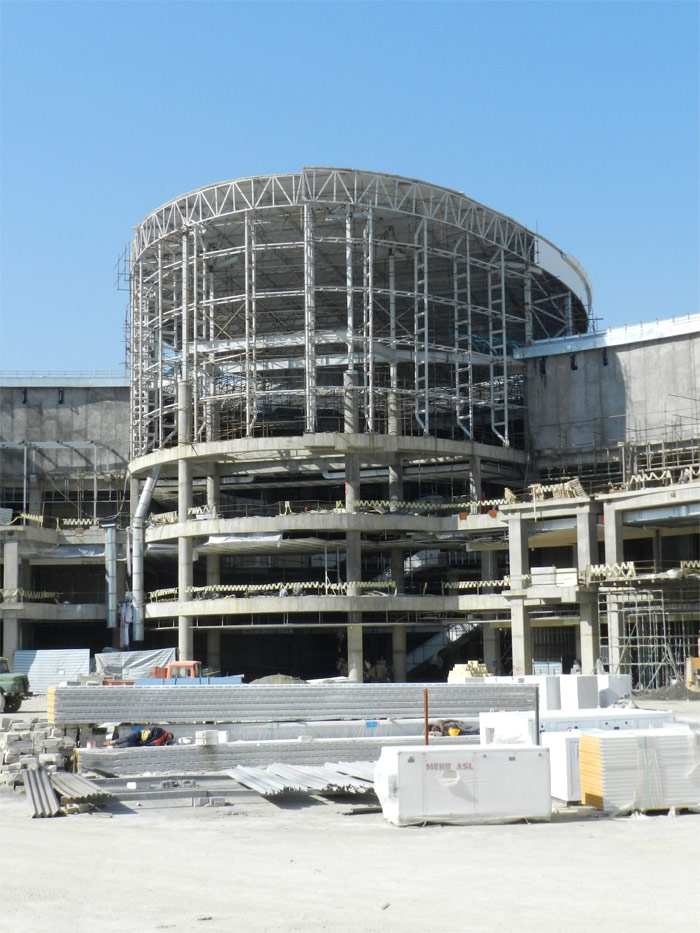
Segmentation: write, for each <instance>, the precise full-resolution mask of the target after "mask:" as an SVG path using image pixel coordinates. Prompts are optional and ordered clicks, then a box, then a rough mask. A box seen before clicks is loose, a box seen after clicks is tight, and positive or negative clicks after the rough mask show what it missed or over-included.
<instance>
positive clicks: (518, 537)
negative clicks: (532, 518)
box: [508, 515, 530, 590]
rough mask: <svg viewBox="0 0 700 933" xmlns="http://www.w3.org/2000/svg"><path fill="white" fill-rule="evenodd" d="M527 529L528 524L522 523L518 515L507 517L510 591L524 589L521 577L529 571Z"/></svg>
mask: <svg viewBox="0 0 700 933" xmlns="http://www.w3.org/2000/svg"><path fill="white" fill-rule="evenodd" d="M528 528H529V523H528V522H525V521H523V519H522V517H521V516H520V515H512V516H510V517H509V519H508V554H509V557H510V588H511V589H512V590H521V589H524V588H525V581H524V580H523V577H524V576H525V575H526V574H528V573H529V571H530V561H529V554H528V549H527V535H528Z"/></svg>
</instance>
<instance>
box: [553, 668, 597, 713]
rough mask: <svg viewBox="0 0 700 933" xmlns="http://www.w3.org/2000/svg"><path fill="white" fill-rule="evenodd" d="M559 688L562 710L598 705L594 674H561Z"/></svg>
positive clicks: (590, 707) (588, 707)
mask: <svg viewBox="0 0 700 933" xmlns="http://www.w3.org/2000/svg"><path fill="white" fill-rule="evenodd" d="M559 690H560V693H561V708H562V711H567V710H568V711H570V710H579V709H597V707H598V677H597V676H596V675H595V674H562V675H561V677H560V678H559Z"/></svg>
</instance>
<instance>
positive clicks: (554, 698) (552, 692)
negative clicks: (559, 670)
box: [488, 674, 561, 713]
mask: <svg viewBox="0 0 700 933" xmlns="http://www.w3.org/2000/svg"><path fill="white" fill-rule="evenodd" d="M488 683H495V684H535V685H536V686H537V687H539V701H540V712H541V713H543V712H545V711H547V710H554V709H561V692H560V689H559V676H558V675H556V674H524V675H522V676H519V677H500V676H499V677H489V679H488Z"/></svg>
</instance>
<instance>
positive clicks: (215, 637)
mask: <svg viewBox="0 0 700 933" xmlns="http://www.w3.org/2000/svg"><path fill="white" fill-rule="evenodd" d="M195 660H196V659H195ZM207 666H208V667H210V668H212V670H214V671H220V670H221V629H218V628H215V629H209V630H208V631H207Z"/></svg>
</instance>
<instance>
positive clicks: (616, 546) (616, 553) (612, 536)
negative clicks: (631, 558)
mask: <svg viewBox="0 0 700 933" xmlns="http://www.w3.org/2000/svg"><path fill="white" fill-rule="evenodd" d="M603 521H604V528H605V563H606V564H621V563H622V561H623V560H624V545H623V539H622V512H621V511H619V510H618V509H616V508H615V504H614V503H613V502H606V503H605V504H604V505H603Z"/></svg>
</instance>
